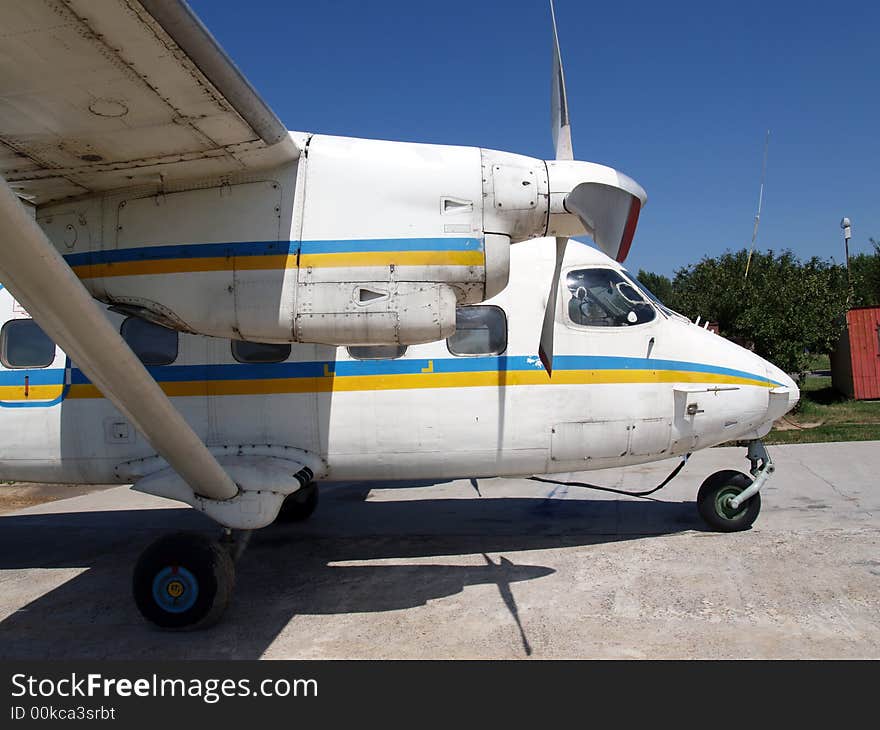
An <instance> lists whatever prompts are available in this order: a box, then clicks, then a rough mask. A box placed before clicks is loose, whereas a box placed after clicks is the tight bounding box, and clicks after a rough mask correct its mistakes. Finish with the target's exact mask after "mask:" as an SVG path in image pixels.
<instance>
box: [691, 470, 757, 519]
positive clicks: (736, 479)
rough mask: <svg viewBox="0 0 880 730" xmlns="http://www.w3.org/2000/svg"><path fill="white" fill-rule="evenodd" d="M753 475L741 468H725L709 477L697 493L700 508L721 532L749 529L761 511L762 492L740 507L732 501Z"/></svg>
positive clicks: (703, 514) (748, 483)
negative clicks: (744, 472) (731, 503)
mask: <svg viewBox="0 0 880 730" xmlns="http://www.w3.org/2000/svg"><path fill="white" fill-rule="evenodd" d="M751 483H752V480H751V478H749V477H748V476H746V475H745V474H743V473H742V472H739V471H733V470H732V469H725V470H724V471H718V472H715V473H714V474H712V476H710V477H708V478H707V479H706V481H704V482H703V484H702V486H701V487H700V491H699V493H698V494H697V509H698V510H699V512H700V517H702V518H703V520H705V522H706V524H708V525H709V527H711V528H712V529H714V530H718V531H719V532H738V531H740V530H748V529H749V528H750V527H751V526H752V523H753V522H754V521H755V520H756V519H757V518H758V513H759V512H760V511H761V495H760V493H758V494H756V495H755V496H754V497H752V498H751V499H749V500H748V501H747V502H745V503H744V504H741V505H740V506H739V507H738V508H737V509H733V508H732V507H731V506H730V500H731V499H733V498H734V497H735V496H736V495H737V494H739V493H740V492H743V491H745V489H746V488H748V487H749V486H750V485H751Z"/></svg>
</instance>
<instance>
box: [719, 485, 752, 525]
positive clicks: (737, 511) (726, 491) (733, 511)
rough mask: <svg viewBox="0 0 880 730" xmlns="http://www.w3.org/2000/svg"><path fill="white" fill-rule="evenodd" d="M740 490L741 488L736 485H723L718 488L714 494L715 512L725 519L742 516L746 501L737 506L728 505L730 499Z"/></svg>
mask: <svg viewBox="0 0 880 730" xmlns="http://www.w3.org/2000/svg"><path fill="white" fill-rule="evenodd" d="M740 492H742V490H741V489H738V488H737V487H723V488H721V489H719V490H718V494H716V495H715V513H716V514H717V515H718V516H719V517H721V518H723V519H725V520H735V519H737V518H738V517H742V515H744V514H745V511H746V509H747V508H748V506H747V503H745V502H744V503H743V504H741V505H740V506H739V507H738V508H733V507H731V506H730V500H731V499H733V498H734V497H735V496H736V495H737V494H739V493H740Z"/></svg>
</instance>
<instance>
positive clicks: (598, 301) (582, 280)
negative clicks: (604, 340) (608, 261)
mask: <svg viewBox="0 0 880 730" xmlns="http://www.w3.org/2000/svg"><path fill="white" fill-rule="evenodd" d="M565 285H566V286H567V287H568V293H569V300H568V317H569V319H570V320H571V321H572V322H573V323H574V324H576V325H581V326H583V327H630V326H632V325H636V324H644V323H645V322H650V321H651V320H652V319H654V317H655V316H656V312H655V311H654V307H652V306H651V304H650V303H649V302H648V301H647V300H646V299H645V296H644V295H643V294H642V293H641V292H640V291H639V290H638V289H636V288H635V287H634V286H633V285H632V284H630V283H629V282H628V281H627V280H626V279H624V278H623V277H622V276H621V275H620V274H618V273H617V272H616V271H615V270H614V269H576V270H574V271H570V272H569V273H568V276H567V277H566V280H565Z"/></svg>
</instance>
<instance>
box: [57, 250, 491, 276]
mask: <svg viewBox="0 0 880 730" xmlns="http://www.w3.org/2000/svg"><path fill="white" fill-rule="evenodd" d="M484 261H485V259H484V258H483V252H482V251H359V252H354V253H319V254H302V256H301V257H300V262H299V266H300V267H303V268H306V267H313V268H340V267H345V266H352V267H363V266H392V265H394V266H482V265H483V263H484ZM295 268H297V257H296V255H293V254H278V255H272V256H234V257H232V256H229V257H226V256H217V257H206V258H183V259H153V260H146V261H119V262H116V263H110V264H84V265H82V266H74V267H73V271H74V273H75V274H76V275H77V276H78V277H79V278H80V279H95V278H98V277H105V278H106V277H114V276H153V275H156V274H188V273H197V272H205V271H233V270H235V271H273V270H284V269H295Z"/></svg>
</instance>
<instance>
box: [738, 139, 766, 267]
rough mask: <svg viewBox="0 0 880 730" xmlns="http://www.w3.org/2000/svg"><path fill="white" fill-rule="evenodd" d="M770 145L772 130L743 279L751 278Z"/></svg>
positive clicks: (762, 171)
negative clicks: (750, 268) (750, 270)
mask: <svg viewBox="0 0 880 730" xmlns="http://www.w3.org/2000/svg"><path fill="white" fill-rule="evenodd" d="M768 147H770V130H769V129H768V130H767V136H766V137H765V138H764V161H763V163H762V164H761V189H760V191H759V192H758V212H757V213H755V227H754V228H753V229H752V245H751V248H749V257H748V259H746V275H745V276H744V277H743V281H745V280H747V279H748V278H749V267H750V266H751V265H752V254H753V253H754V252H755V242H756V241H757V240H758V224H759V223H760V222H761V206H762V205H763V203H764V178H765V177H766V176H767V148H768Z"/></svg>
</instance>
